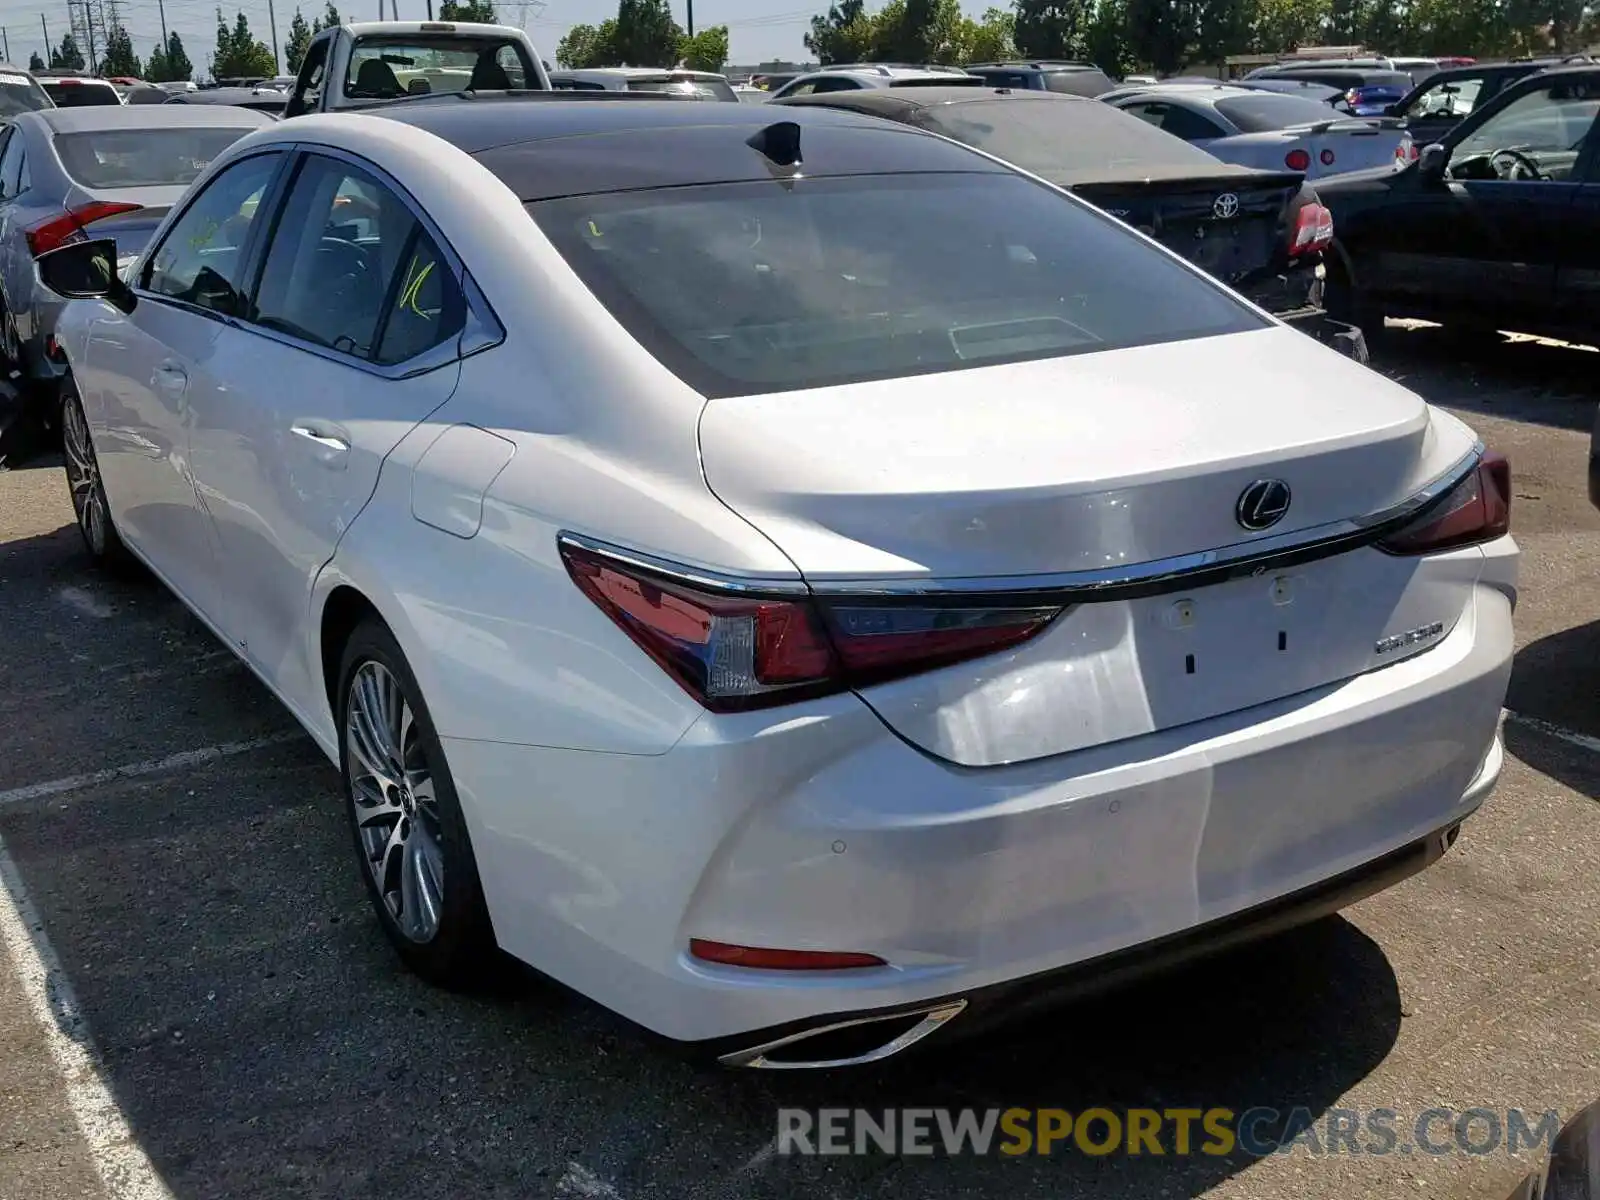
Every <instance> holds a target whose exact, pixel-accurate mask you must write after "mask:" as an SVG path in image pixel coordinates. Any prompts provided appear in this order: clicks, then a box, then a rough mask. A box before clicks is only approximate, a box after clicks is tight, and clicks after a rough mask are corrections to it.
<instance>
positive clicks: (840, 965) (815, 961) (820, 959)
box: [689, 938, 888, 971]
mask: <svg viewBox="0 0 1600 1200" xmlns="http://www.w3.org/2000/svg"><path fill="white" fill-rule="evenodd" d="M689 953H690V954H691V955H693V956H694V957H695V958H698V959H700V960H701V961H703V962H712V963H720V964H722V965H723V966H727V967H753V968H756V969H758V970H765V971H844V970H854V969H858V968H861V967H882V966H887V965H888V964H887V963H885V962H884V960H883V959H881V958H879V957H878V956H877V955H876V954H861V953H858V952H856V951H839V950H764V949H761V948H760V947H758V946H734V945H730V944H729V943H727V942H709V941H707V940H706V939H704V938H690V939H689Z"/></svg>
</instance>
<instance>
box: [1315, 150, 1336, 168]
mask: <svg viewBox="0 0 1600 1200" xmlns="http://www.w3.org/2000/svg"><path fill="white" fill-rule="evenodd" d="M1318 157H1319V158H1320V159H1322V165H1323V166H1325V167H1331V166H1333V151H1332V150H1324V151H1323V152H1322V153H1321V154H1320V155H1318Z"/></svg>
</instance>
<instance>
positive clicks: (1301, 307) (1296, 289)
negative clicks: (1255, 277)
mask: <svg viewBox="0 0 1600 1200" xmlns="http://www.w3.org/2000/svg"><path fill="white" fill-rule="evenodd" d="M1322 291H1323V280H1322V278H1321V276H1319V275H1318V274H1317V272H1316V271H1314V270H1312V269H1310V268H1304V267H1302V268H1300V269H1298V270H1293V271H1286V272H1284V273H1283V274H1281V275H1275V276H1273V277H1272V278H1270V279H1266V280H1261V281H1259V282H1257V283H1255V284H1252V285H1250V286H1248V287H1246V288H1245V289H1244V295H1245V297H1246V298H1247V299H1249V300H1250V302H1251V303H1253V304H1255V305H1256V306H1257V307H1259V308H1264V309H1266V310H1267V311H1268V312H1269V313H1271V314H1272V315H1273V316H1275V317H1277V318H1278V320H1280V321H1282V322H1283V323H1284V324H1285V325H1288V326H1290V327H1292V328H1294V329H1298V330H1299V331H1300V332H1301V333H1304V334H1306V335H1307V336H1309V337H1313V338H1316V339H1317V341H1319V342H1321V343H1322V344H1323V345H1325V346H1327V347H1329V348H1330V349H1333V350H1337V351H1338V352H1339V353H1340V354H1343V355H1345V356H1346V357H1347V358H1353V359H1355V360H1356V361H1357V362H1359V363H1361V364H1362V365H1363V366H1365V365H1366V364H1367V363H1368V362H1369V361H1370V357H1369V354H1368V351H1367V341H1366V338H1365V337H1364V336H1363V335H1362V333H1361V330H1359V329H1357V328H1356V327H1355V326H1354V325H1348V324H1346V323H1345V322H1343V321H1335V320H1334V319H1333V318H1332V317H1330V316H1329V315H1328V314H1327V313H1326V312H1325V311H1323V308H1322Z"/></svg>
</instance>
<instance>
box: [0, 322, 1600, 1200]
mask: <svg viewBox="0 0 1600 1200" xmlns="http://www.w3.org/2000/svg"><path fill="white" fill-rule="evenodd" d="M1374 365H1375V366H1378V367H1379V368H1381V369H1383V370H1385V371H1386V372H1387V373H1389V374H1391V375H1393V376H1395V377H1396V378H1400V379H1402V380H1403V381H1404V382H1405V383H1406V384H1407V385H1408V386H1411V387H1414V388H1415V389H1417V390H1418V391H1420V392H1421V393H1423V394H1424V395H1425V396H1427V397H1428V398H1429V399H1431V400H1433V401H1435V402H1436V403H1439V404H1443V405H1445V406H1447V407H1449V408H1450V409H1452V410H1453V411H1455V412H1457V413H1458V414H1460V415H1462V416H1463V417H1464V418H1465V419H1467V420H1468V421H1469V422H1471V423H1472V424H1473V425H1475V426H1476V427H1477V428H1478V430H1479V432H1480V433H1481V434H1482V435H1483V437H1484V438H1485V440H1486V441H1487V442H1489V443H1490V444H1491V445H1492V446H1494V447H1495V448H1497V449H1501V450H1504V451H1506V452H1507V453H1509V454H1510V456H1511V459H1512V463H1513V468H1514V471H1515V483H1516V493H1517V494H1516V500H1515V508H1514V515H1513V525H1514V530H1515V532H1516V534H1517V536H1518V538H1519V540H1520V542H1521V545H1522V547H1523V550H1524V554H1525V557H1524V563H1523V592H1522V602H1521V606H1520V608H1519V611H1518V642H1519V654H1518V657H1517V662H1516V669H1515V675H1514V678H1513V682H1512V686H1511V692H1510V696H1509V698H1508V701H1507V706H1508V709H1509V710H1510V711H1511V713H1512V714H1514V715H1513V716H1511V717H1509V718H1508V721H1507V726H1506V740H1507V745H1508V749H1509V751H1510V755H1509V756H1508V763H1507V769H1506V773H1505V776H1504V778H1503V780H1502V783H1501V785H1500V787H1499V789H1498V790H1497V792H1496V793H1495V794H1494V795H1493V796H1492V797H1491V799H1490V801H1489V802H1488V804H1487V805H1486V806H1485V808H1484V809H1483V810H1482V812H1481V813H1480V814H1479V815H1478V816H1477V817H1476V818H1474V819H1473V820H1472V821H1471V822H1470V823H1469V824H1468V825H1467V827H1466V829H1465V831H1464V833H1463V835H1462V838H1461V840H1460V842H1459V843H1458V844H1457V846H1456V847H1455V849H1454V850H1452V852H1451V853H1450V854H1449V855H1448V856H1447V857H1446V858H1445V859H1444V860H1443V861H1442V862H1440V863H1439V864H1437V865H1436V866H1434V867H1433V868H1431V869H1430V870H1429V871H1428V872H1426V873H1424V874H1423V875H1421V876H1419V877H1417V878H1414V879H1412V880H1410V881H1408V882H1406V883H1405V884H1403V885H1401V886H1400V887H1398V888H1396V889H1394V890H1392V891H1390V892H1388V893H1385V894H1383V895H1380V896H1378V897H1375V898H1373V899H1371V900H1368V901H1366V902H1364V903H1362V904H1360V905H1358V906H1356V907H1355V908H1353V909H1351V910H1349V911H1348V912H1347V913H1345V914H1343V915H1342V916H1340V917H1336V918H1332V919H1329V920H1326V921H1323V922H1321V923H1319V924H1317V925H1314V926H1312V927H1309V928H1307V929H1305V930H1302V931H1299V932H1296V933H1294V934H1291V935H1287V936H1284V937H1281V938H1278V939H1275V940H1273V941H1271V942H1267V943H1263V944H1261V945H1258V946H1255V947H1252V948H1250V949H1247V950H1244V951H1240V952H1237V953H1235V954H1232V955H1230V956H1228V957H1226V958H1224V959H1219V960H1214V961H1212V962H1209V963H1207V964H1204V965H1201V966H1198V967H1195V968H1191V969H1187V970H1185V971H1183V972H1181V973H1179V974H1176V975H1172V976H1168V977H1165V978H1163V979H1159V980H1155V981H1152V982H1149V983H1146V984H1142V985H1140V986H1138V987H1136V988H1134V989H1132V990H1129V991H1125V992H1123V993H1120V994H1118V995H1116V996H1113V997H1110V998H1107V999H1104V1000H1100V1001H1096V1002H1094V1003H1090V1004H1080V1005H1077V1006H1075V1007H1072V1008H1070V1009H1064V1010H1060V1011H1057V1012H1053V1013H1051V1014H1049V1015H1048V1016H1047V1017H1043V1018H1040V1019H1037V1020H1034V1021H1031V1022H1030V1023H1028V1024H1026V1025H1024V1026H1021V1027H1017V1028H1013V1029H1009V1030H1007V1031H1006V1032H1005V1033H1003V1034H1001V1035H997V1036H994V1037H990V1038H987V1039H984V1040H981V1041H974V1042H970V1043H955V1044H952V1045H951V1046H950V1047H949V1048H948V1049H944V1050H939V1051H937V1052H932V1053H929V1054H926V1055H923V1056H920V1057H911V1058H907V1059H905V1060H894V1061H891V1062H890V1063H887V1064H884V1065H883V1066H882V1067H880V1068H878V1069H865V1070H859V1071H856V1072H847V1073H838V1074H833V1075H828V1076H815V1075H809V1074H804V1073H794V1074H789V1073H782V1072H773V1073H763V1072H749V1073H743V1074H738V1073H729V1072H723V1071H719V1070H717V1069H714V1068H711V1067H708V1066H705V1065H703V1064H700V1063H697V1062H695V1061H692V1060H688V1059H686V1058H685V1057H683V1056H682V1055H680V1054H678V1053H676V1052H674V1051H673V1050H672V1049H671V1048H669V1047H665V1046H663V1045H661V1044H660V1043H658V1042H656V1041H655V1040H653V1039H651V1038H650V1037H648V1036H646V1035H644V1034H642V1033H640V1032H638V1031H637V1030H635V1029H633V1028H631V1027H630V1026H628V1025H627V1024H625V1023H624V1022H622V1021H621V1020H620V1019H617V1018H614V1017H611V1016H610V1015H608V1014H606V1013H604V1012H602V1011H599V1010H597V1009H596V1008H594V1007H593V1006H592V1005H589V1004H588V1003H586V1002H584V1001H582V1000H580V999H577V998H575V997H572V996H570V995H568V994H565V993H564V992H561V991H559V990H558V989H556V988H554V987H553V986H551V985H548V984H545V983H542V982H540V981H539V980H537V979H535V978H531V977H525V976H520V975H518V976H513V977H511V978H509V979H508V980H507V981H506V983H505V985H504V986H503V987H502V988H501V989H500V991H498V992H497V993H495V994H493V995H489V996H477V997H463V996H455V995H449V994H444V993H440V992H437V991H434V990H431V989H429V988H428V987H427V986H425V985H423V984H421V983H419V982H418V981H416V980H415V979H413V978H411V977H409V976H407V975H406V974H404V973H403V972H402V971H401V969H400V967H399V965H398V962H397V961H396V959H395V958H394V956H393V955H392V954H391V952H390V951H389V949H388V947H387V945H386V943H384V942H383V940H382V938H381V935H380V934H379V932H378V930H377V927H376V924H375V921H374V918H373V917H372V916H371V915H370V914H369V910H368V907H367V901H366V898H365V895H364V893H363V892H362V889H361V883H360V880H359V878H358V876H357V873H356V869H355V866H354V864H353V862H352V859H351V854H350V850H349V844H348V838H347V834H346V832H345V826H344V821H343V816H342V814H341V811H340V807H339V799H338V791H337V778H336V776H335V773H334V771H333V770H332V769H331V768H330V767H329V766H328V765H327V763H326V762H325V761H324V760H323V759H322V758H321V757H320V755H319V754H318V753H317V752H316V751H315V750H314V749H313V748H312V746H311V743H310V741H309V740H308V739H307V738H305V737H304V736H302V735H301V734H299V733H298V732H297V730H296V729H295V728H294V727H293V726H292V724H291V722H290V719H289V718H288V716H287V715H286V714H285V713H284V712H283V711H282V710H281V709H280V708H279V707H278V706H277V704H276V702H275V701H273V700H272V699H271V698H270V697H269V696H268V694H267V693H266V691H265V689H264V688H262V687H261V686H260V685H259V684H258V683H257V682H256V680H255V679H254V677H253V676H251V675H250V674H249V673H248V672H247V671H246V670H245V669H244V668H243V667H241V666H239V665H238V664H237V663H236V662H235V661H234V660H233V659H232V658H231V657H230V656H229V655H228V654H227V652H226V651H224V650H223V649H222V648H221V647H220V646H219V645H218V644H217V643H216V642H215V641H214V640H213V639H212V638H211V637H210V635H209V634H208V633H207V632H206V631H205V630H204V629H203V628H202V627H201V626H200V625H199V624H198V623H197V622H196V621H195V620H194V619H193V618H192V617H190V616H188V615H187V613H186V612H184V611H183V610H182V609H181V608H180V607H179V605H178V604H177V603H176V602H175V601H174V600H172V599H171V598H170V597H169V596H167V595H166V594H165V593H164V592H163V591H161V589H160V588H159V587H158V586H157V585H155V584H153V583H148V582H144V583H141V582H130V583H117V582H112V581H109V580H107V579H104V578H101V577H97V576H96V575H94V574H93V573H91V572H90V571H89V570H88V568H87V565H86V562H85V559H84V556H83V554H82V552H81V548H80V543H79V540H78V536H77V532H76V530H75V528H74V527H73V525H72V522H71V511H70V508H69V506H68V502H67V496H66V490H65V487H64V485H63V482H62V478H61V472H60V471H59V469H58V468H56V467H54V466H41V467H39V468H37V469H25V470H19V471H14V472H10V473H3V474H0V839H3V843H4V849H3V851H0V884H3V886H0V1200H13V1198H22V1197H28V1198H30V1200H31V1198H35V1197H50V1198H54V1197H68V1196H74V1197H75V1196H93V1197H102V1196H107V1197H109V1196H117V1197H130V1198H138V1200H154V1198H161V1197H167V1196H170V1197H175V1198H178V1200H199V1198H201V1197H229V1198H243V1197H289V1196H293V1197H339V1198H340V1200H352V1198H355V1197H364V1196H379V1195H382V1196H403V1197H407V1198H412V1197H415V1198H426V1197H450V1198H452V1200H458V1198H463V1197H478V1196H516V1197H545V1196H580V1197H612V1198H617V1197H622V1198H628V1200H633V1198H635V1197H643V1196H669V1197H680V1196H681V1197H722V1196H726V1197H767V1196H771V1197H825V1198H833V1197H838V1198H840V1200H843V1198H847V1197H878V1196H898V1195H907V1196H917V1197H927V1198H933V1197H946V1196H950V1197H954V1196H961V1197H977V1198H985V1197H1007V1198H1011V1197H1029V1196H1041V1197H1043V1196H1049V1197H1065V1196H1075V1195H1083V1194H1087V1193H1088V1192H1089V1191H1090V1190H1091V1189H1093V1190H1095V1191H1099V1190H1100V1189H1105V1194H1108V1195H1116V1196H1122V1197H1133V1198H1145V1197H1148V1198H1150V1200H1156V1198H1159V1197H1186V1196H1198V1195H1202V1194H1206V1195H1215V1196H1221V1197H1291V1196H1292V1197H1296V1198H1297V1200H1298V1198H1314V1197H1324V1196H1326V1197H1348V1196H1353V1195H1365V1196H1418V1195H1429V1196H1448V1197H1472V1198H1474V1200H1476V1198H1478V1197H1485V1198H1488V1197H1501V1196H1504V1195H1505V1193H1506V1192H1507V1191H1508V1190H1509V1189H1510V1188H1511V1186H1512V1184H1513V1183H1514V1182H1515V1180H1516V1179H1517V1178H1518V1177H1519V1176H1520V1175H1521V1174H1522V1172H1523V1171H1524V1170H1525V1169H1526V1166H1527V1164H1528V1162H1529V1161H1530V1159H1529V1158H1528V1157H1527V1156H1524V1157H1523V1158H1522V1159H1514V1158H1512V1157H1510V1156H1508V1155H1507V1154H1506V1153H1504V1152H1497V1153H1493V1154H1487V1155H1481V1156H1480V1155H1468V1154H1447V1155H1438V1156H1434V1155H1427V1154H1420V1153H1418V1154H1410V1155H1407V1154H1401V1153H1393V1154H1387V1155H1373V1154H1362V1155H1351V1154H1348V1153H1344V1154H1338V1155H1331V1156H1330V1155H1325V1156H1320V1157H1317V1156H1312V1155H1310V1154H1308V1153H1300V1152H1298V1151H1297V1152H1296V1153H1292V1154H1289V1155H1283V1156H1271V1157H1266V1158H1260V1157H1255V1156H1252V1155H1249V1154H1246V1153H1243V1152H1237V1153H1234V1154H1230V1155H1222V1156H1205V1155H1196V1156H1191V1157H1184V1158H1175V1157H1171V1156H1167V1157H1160V1158H1157V1157H1151V1156H1143V1157H1125V1156H1107V1157H1091V1156H1086V1155H1083V1154H1079V1153H1073V1152H1062V1153H1058V1154H1055V1155H1053V1156H1050V1157H1039V1156H1036V1155H1035V1156H1024V1157H1020V1158H1016V1159H1003V1158H1000V1157H998V1156H997V1157H992V1158H958V1159H944V1158H938V1159H920V1158H915V1157H890V1156H886V1155H882V1154H875V1155H869V1156H864V1157H859V1158H858V1157H843V1158H837V1157H836V1158H801V1157H786V1156H780V1155H777V1154H775V1153H773V1142H774V1134H775V1132H776V1128H777V1116H776V1113H777V1109H778V1108H779V1107H780V1106H782V1105H799V1106H808V1107H819V1106H837V1107H863V1108H869V1109H881V1108H883V1107H886V1106H952V1107H960V1106H969V1105H970V1106H977V1107H990V1106H995V1107H1001V1108H1005V1107H1011V1106H1052V1107H1062V1108H1067V1109H1072V1110H1081V1109H1083V1108H1086V1107H1089V1106H1093V1105H1102V1106H1108V1107H1112V1108H1118V1107H1129V1106H1150V1107H1156V1108H1161V1107H1170V1106H1193V1107H1211V1106H1219V1105H1220V1106H1228V1107H1231V1108H1234V1109H1236V1110H1242V1109H1247V1108H1250V1107H1252V1106H1258V1105H1268V1106H1274V1107H1278V1108H1280V1109H1283V1110H1288V1109H1291V1108H1293V1107H1296V1106H1300V1107H1304V1108H1305V1109H1307V1110H1308V1111H1309V1112H1310V1113H1312V1114H1313V1115H1320V1114H1323V1113H1325V1112H1326V1111H1327V1110H1329V1109H1332V1108H1347V1109H1356V1110H1360V1109H1364V1108H1371V1107H1389V1108H1393V1109H1396V1110H1398V1111H1400V1112H1401V1113H1415V1112H1417V1111H1418V1110H1422V1109H1426V1108H1428V1107H1429V1106H1432V1105H1444V1106H1450V1107H1452V1108H1455V1109H1459V1110H1464V1109H1468V1108H1472V1107H1484V1108H1489V1109H1498V1110H1501V1111H1502V1112H1503V1111H1504V1110H1505V1109H1507V1108H1511V1107H1522V1108H1526V1109H1530V1110H1533V1112H1535V1113H1542V1112H1544V1111H1546V1110H1548V1109H1552V1108H1553V1109H1556V1110H1558V1111H1559V1112H1560V1113H1561V1114H1562V1115H1563V1116H1565V1115H1567V1114H1569V1113H1571V1112H1572V1111H1574V1110H1575V1109H1576V1108H1577V1107H1579V1106H1581V1105H1582V1104H1583V1103H1586V1102H1588V1101H1589V1100H1592V1099H1594V1098H1596V1097H1597V1096H1600V514H1597V513H1596V512H1595V511H1594V510H1593V509H1592V508H1590V507H1589V504H1588V501H1587V498H1586V496H1585V494H1584V474H1583V472H1584V461H1585V455H1586V452H1587V446H1588V431H1589V429H1590V427H1591V426H1592V424H1593V421H1594V411H1595V399H1596V396H1597V394H1600V354H1596V353H1594V352H1592V351H1585V350H1579V349H1573V348H1566V347H1558V346H1552V345H1549V344H1540V343H1534V342H1528V341H1522V342H1514V341H1513V342H1507V343H1506V344H1503V345H1498V346H1484V345H1478V346H1475V347H1472V348H1470V349H1463V348H1462V347H1461V346H1460V345H1459V344H1458V343H1456V342H1454V341H1453V340H1451V339H1450V338H1448V337H1447V336H1446V335H1445V334H1444V332H1443V331H1441V330H1437V329H1431V328H1416V329H1403V330H1402V329H1394V330H1391V334H1390V336H1389V338H1387V339H1386V340H1385V343H1384V344H1382V345H1380V346H1379V347H1378V350H1377V353H1376V355H1375V363H1374ZM8 951H9V953H8Z"/></svg>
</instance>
